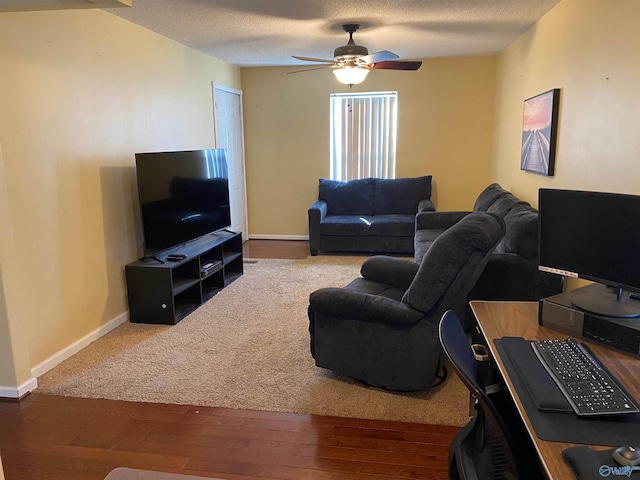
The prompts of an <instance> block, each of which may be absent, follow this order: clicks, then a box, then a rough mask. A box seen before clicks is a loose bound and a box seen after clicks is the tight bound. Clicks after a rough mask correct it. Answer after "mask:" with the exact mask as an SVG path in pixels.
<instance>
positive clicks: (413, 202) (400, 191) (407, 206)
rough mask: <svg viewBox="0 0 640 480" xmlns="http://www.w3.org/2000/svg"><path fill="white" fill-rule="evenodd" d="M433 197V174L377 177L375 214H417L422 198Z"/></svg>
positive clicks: (375, 182) (374, 200)
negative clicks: (409, 176)
mask: <svg viewBox="0 0 640 480" xmlns="http://www.w3.org/2000/svg"><path fill="white" fill-rule="evenodd" d="M429 198H431V175H427V176H424V177H417V178H393V179H383V178H376V179H375V181H374V197H373V214H374V215H387V214H393V213H397V214H402V215H415V214H416V213H417V212H418V203H420V200H423V199H429Z"/></svg>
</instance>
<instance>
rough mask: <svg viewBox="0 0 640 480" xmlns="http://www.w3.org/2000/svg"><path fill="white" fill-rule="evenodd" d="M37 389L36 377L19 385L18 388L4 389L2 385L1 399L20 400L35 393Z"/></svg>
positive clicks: (0, 390)
mask: <svg viewBox="0 0 640 480" xmlns="http://www.w3.org/2000/svg"><path fill="white" fill-rule="evenodd" d="M37 387H38V381H37V380H36V379H35V378H34V377H31V378H30V379H29V380H27V381H26V382H24V383H22V384H21V385H18V387H3V386H2V385H0V398H11V399H19V398H22V397H24V396H25V395H26V394H27V393H29V392H32V391H34V390H35V389H36V388H37Z"/></svg>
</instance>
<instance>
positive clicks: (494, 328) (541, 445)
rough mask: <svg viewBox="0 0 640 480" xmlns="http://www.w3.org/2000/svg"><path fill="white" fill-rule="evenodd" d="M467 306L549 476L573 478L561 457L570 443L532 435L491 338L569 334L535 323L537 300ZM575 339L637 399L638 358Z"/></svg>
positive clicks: (639, 387) (639, 384) (639, 388)
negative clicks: (541, 438)
mask: <svg viewBox="0 0 640 480" xmlns="http://www.w3.org/2000/svg"><path fill="white" fill-rule="evenodd" d="M471 309H472V310H473V313H474V314H475V316H476V319H477V320H478V325H479V326H480V329H481V330H482V333H483V335H484V337H485V339H486V340H487V344H488V346H489V349H490V350H491V354H492V355H493V358H495V360H496V364H497V366H498V369H499V370H500V373H501V374H502V376H503V377H504V379H505V383H506V384H507V387H508V389H509V392H510V393H511V396H512V397H513V398H514V400H515V402H516V405H517V407H518V411H519V412H520V415H521V416H522V418H523V419H524V422H525V424H526V426H527V430H528V431H529V435H530V436H531V438H532V439H533V442H534V444H535V447H536V449H537V451H538V455H539V456H540V458H541V460H542V465H543V467H544V469H545V470H546V473H547V476H548V477H549V478H551V479H569V478H574V476H573V472H572V471H571V469H570V468H569V466H568V465H567V464H566V463H565V462H564V460H563V459H562V451H563V450H564V449H566V448H569V447H572V446H573V445H574V444H571V443H561V442H549V441H545V440H540V439H539V438H538V437H537V436H536V434H535V431H534V430H533V427H532V425H531V422H530V421H529V417H528V416H527V414H526V412H525V410H524V408H523V406H522V402H521V401H520V398H519V397H518V394H517V393H516V391H515V389H514V387H513V383H512V382H511V379H510V378H509V375H508V373H507V372H506V370H505V368H504V364H503V363H502V359H501V358H500V355H499V354H498V352H497V351H496V347H495V345H494V343H493V340H494V339H496V338H501V337H504V336H514V337H523V338H526V339H528V340H551V339H554V338H567V337H570V335H567V334H565V333H562V332H557V331H555V330H551V329H549V328H545V327H541V326H540V325H538V303H537V302H484V301H473V302H471ZM578 340H580V341H581V342H584V343H588V344H589V348H591V350H592V352H593V353H594V354H595V355H596V356H597V357H598V359H599V360H600V361H601V362H602V363H603V364H604V365H605V366H606V367H607V368H608V369H609V371H610V372H611V373H612V374H613V375H614V376H615V377H616V379H617V380H618V381H619V382H620V383H621V384H622V385H623V386H624V387H625V388H626V389H627V390H628V391H629V393H630V394H631V395H632V396H633V397H634V398H636V399H640V381H638V379H640V360H638V359H637V358H636V357H633V356H632V355H627V354H624V353H622V352H618V351H616V350H612V349H609V348H607V347H604V346H602V345H601V344H599V343H596V342H590V341H588V340H586V339H584V338H578ZM625 379H627V380H625ZM591 447H593V448H596V449H601V450H604V449H608V448H611V447H605V446H593V445H591Z"/></svg>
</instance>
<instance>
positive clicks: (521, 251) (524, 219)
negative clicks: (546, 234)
mask: <svg viewBox="0 0 640 480" xmlns="http://www.w3.org/2000/svg"><path fill="white" fill-rule="evenodd" d="M504 222H505V224H506V226H507V231H506V233H505V236H504V238H503V239H502V240H501V241H500V243H499V244H498V246H497V247H496V250H495V252H496V253H516V254H518V255H520V256H521V257H523V258H527V259H533V258H536V257H537V256H538V212H537V211H535V210H534V209H533V208H531V207H529V209H528V210H512V211H511V212H509V213H508V214H507V215H506V216H505V217H504Z"/></svg>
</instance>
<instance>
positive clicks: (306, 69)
mask: <svg viewBox="0 0 640 480" xmlns="http://www.w3.org/2000/svg"><path fill="white" fill-rule="evenodd" d="M331 67H333V65H319V66H317V67H309V68H305V69H303V70H295V71H293V72H287V75H289V74H291V73H302V72H310V71H312V70H321V69H323V68H331Z"/></svg>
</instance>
